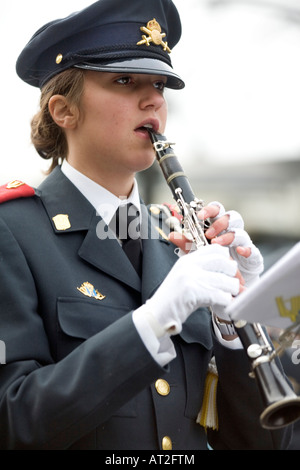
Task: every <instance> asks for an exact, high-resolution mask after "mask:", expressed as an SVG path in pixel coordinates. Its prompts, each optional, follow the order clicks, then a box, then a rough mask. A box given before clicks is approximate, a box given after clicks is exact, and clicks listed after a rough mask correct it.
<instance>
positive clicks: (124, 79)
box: [116, 77, 131, 85]
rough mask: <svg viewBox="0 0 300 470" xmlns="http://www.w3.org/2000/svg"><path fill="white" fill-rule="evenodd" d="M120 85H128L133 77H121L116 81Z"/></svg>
mask: <svg viewBox="0 0 300 470" xmlns="http://www.w3.org/2000/svg"><path fill="white" fill-rule="evenodd" d="M116 82H117V83H120V85H128V84H129V83H130V82H131V77H120V78H118V79H117V80H116Z"/></svg>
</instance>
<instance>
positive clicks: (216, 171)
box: [0, 0, 300, 447]
mask: <svg viewBox="0 0 300 470" xmlns="http://www.w3.org/2000/svg"><path fill="white" fill-rule="evenodd" d="M91 3H92V0H72V1H71V0H64V1H63V2H62V1H61V0H51V2H47V4H45V2H41V1H40V0H26V2H24V1H22V0H16V1H15V2H11V1H8V0H2V1H1V16H0V40H1V45H2V47H1V75H0V89H1V113H0V129H1V131H0V132H1V152H0V185H1V184H5V183H7V182H8V181H10V180H13V179H21V180H23V181H26V182H27V183H28V184H31V185H33V186H37V185H38V184H39V183H40V182H41V181H42V180H43V179H44V178H45V170H47V168H48V166H49V164H48V163H47V162H44V161H43V160H42V159H41V158H40V157H39V156H38V155H37V154H36V152H35V150H34V148H33V147H32V146H31V144H30V120H31V117H32V116H33V114H34V113H35V112H36V110H37V107H38V101H39V90H37V89H35V88H33V87H30V86H29V85H26V84H24V83H23V82H22V81H21V80H20V79H19V78H18V77H17V75H16V73H15V62H16V59H17V57H18V55H19V53H20V51H21V50H22V48H23V47H24V45H25V44H26V43H27V42H28V40H29V39H30V37H31V36H32V35H33V33H34V32H35V31H36V30H37V29H38V28H40V26H42V25H43V24H45V23H47V22H48V21H51V20H53V19H56V18H62V17H64V16H67V15H68V14H69V13H71V12H74V11H76V10H80V9H82V8H84V7H86V6H88V5H90V4H91ZM142 3H143V0H141V5H142ZM174 3H175V4H176V6H177V7H178V10H179V12H180V15H181V19H182V25H183V33H182V40H181V42H180V43H179V45H177V46H176V48H175V49H174V51H173V52H172V62H173V66H174V69H175V70H176V71H177V72H178V73H179V74H180V75H181V77H182V78H183V79H184V80H185V83H186V88H185V89H184V90H181V91H172V90H170V91H169V90H167V92H166V96H167V100H168V103H169V121H168V126H167V130H166V136H167V138H168V139H169V140H170V141H172V142H176V145H175V146H174V150H175V151H176V153H177V155H178V157H179V159H180V161H181V164H182V166H183V168H184V170H185V172H186V174H187V175H188V177H189V179H190V182H191V184H192V187H193V188H194V191H195V193H196V195H197V196H198V197H199V198H200V199H204V200H205V201H206V202H210V201H213V200H219V201H221V202H222V203H223V204H224V206H225V207H226V208H227V209H235V210H237V211H239V212H240V213H241V214H242V215H243V218H244V220H245V225H246V228H247V231H248V232H249V234H250V236H251V238H252V239H253V241H254V242H255V243H256V244H257V245H258V246H259V247H260V249H261V251H262V253H263V255H264V257H265V270H267V269H268V268H269V267H270V266H272V265H273V264H274V263H275V262H276V261H277V260H278V259H279V258H280V257H281V256H282V255H283V254H285V253H286V252H287V251H288V250H289V249H290V248H291V247H292V246H293V245H294V244H295V243H296V242H297V241H299V239H300V216H299V215H300V214H299V202H300V130H299V124H300V87H299V83H300V61H299V53H300V0H174ZM139 181H140V185H141V190H142V195H143V197H144V200H145V201H146V202H147V203H149V202H153V203H162V202H172V196H171V193H170V190H169V188H168V187H167V185H166V183H165V182H164V179H163V177H162V175H161V173H160V170H159V168H158V165H156V164H154V165H153V167H152V168H151V169H150V170H147V171H146V172H143V173H141V174H140V175H139ZM288 365H289V366H291V365H292V363H291V361H290V359H288ZM292 374H294V375H295V377H296V380H297V381H298V377H299V366H298V368H297V367H294V369H293V371H291V372H290V374H289V375H292ZM297 391H298V392H299V390H297ZM297 442H298V441H297ZM297 446H299V444H296V447H297Z"/></svg>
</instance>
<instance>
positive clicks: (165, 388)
mask: <svg viewBox="0 0 300 470" xmlns="http://www.w3.org/2000/svg"><path fill="white" fill-rule="evenodd" d="M155 388H156V391H157V393H159V395H162V396H164V397H165V396H167V395H169V393H170V385H169V384H168V382H167V381H166V380H164V379H158V380H157V381H156V382H155Z"/></svg>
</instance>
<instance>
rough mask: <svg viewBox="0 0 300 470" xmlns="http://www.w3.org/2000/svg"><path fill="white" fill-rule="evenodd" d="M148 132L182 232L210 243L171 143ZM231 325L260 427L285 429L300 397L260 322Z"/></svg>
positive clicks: (296, 414)
mask: <svg viewBox="0 0 300 470" xmlns="http://www.w3.org/2000/svg"><path fill="white" fill-rule="evenodd" d="M148 132H149V135H150V138H151V141H152V144H153V148H154V151H155V155H156V159H157V161H158V163H159V166H160V168H161V170H162V172H163V175H164V178H165V180H166V182H167V184H168V186H169V188H170V189H171V192H172V195H173V198H174V200H175V202H176V204H177V206H178V208H179V210H180V212H181V215H182V226H183V233H185V234H187V236H188V239H191V240H192V242H193V247H194V248H195V249H199V248H200V247H202V246H204V245H207V244H208V243H209V242H208V240H207V239H206V237H205V231H206V230H207V228H208V227H209V221H205V222H202V221H200V220H199V219H198V217H197V212H198V211H199V210H201V209H202V208H203V207H204V201H203V200H200V199H198V198H197V197H195V195H194V192H193V190H192V187H191V185H190V183H189V180H188V178H187V176H186V174H185V173H184V171H183V168H182V166H181V164H180V162H179V160H178V158H177V156H176V155H175V153H174V150H173V149H172V145H174V143H170V142H168V141H167V139H166V137H165V136H164V135H162V134H156V133H154V132H153V131H152V129H148ZM210 310H211V309H210ZM211 313H212V310H211ZM234 326H235V329H236V333H237V335H238V337H239V338H240V340H241V343H242V345H243V348H244V350H245V352H246V354H247V357H248V360H249V365H250V373H249V376H250V377H251V378H253V379H255V381H256V384H257V386H258V389H259V392H260V394H261V397H262V401H263V405H264V410H263V412H262V413H261V415H260V423H261V426H262V427H263V428H265V429H271V430H275V429H280V428H282V427H284V426H288V425H289V424H291V423H293V422H294V421H296V420H297V419H299V418H300V398H299V397H297V395H296V394H295V393H294V391H293V390H292V388H291V387H290V385H289V384H288V382H287V381H286V378H285V377H284V375H283V374H282V372H281V371H280V369H279V367H278V365H277V363H276V351H275V350H274V348H273V346H272V344H271V342H270V341H269V340H268V338H267V336H266V334H265V332H264V329H263V328H262V326H261V325H260V324H259V323H253V324H251V323H247V322H246V321H244V320H239V321H236V322H234Z"/></svg>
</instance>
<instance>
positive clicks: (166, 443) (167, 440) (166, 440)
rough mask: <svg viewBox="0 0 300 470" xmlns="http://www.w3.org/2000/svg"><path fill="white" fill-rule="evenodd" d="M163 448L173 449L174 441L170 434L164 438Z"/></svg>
mask: <svg viewBox="0 0 300 470" xmlns="http://www.w3.org/2000/svg"><path fill="white" fill-rule="evenodd" d="M161 442H162V450H172V441H171V438H170V437H169V436H165V437H163V438H162V441H161Z"/></svg>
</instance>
